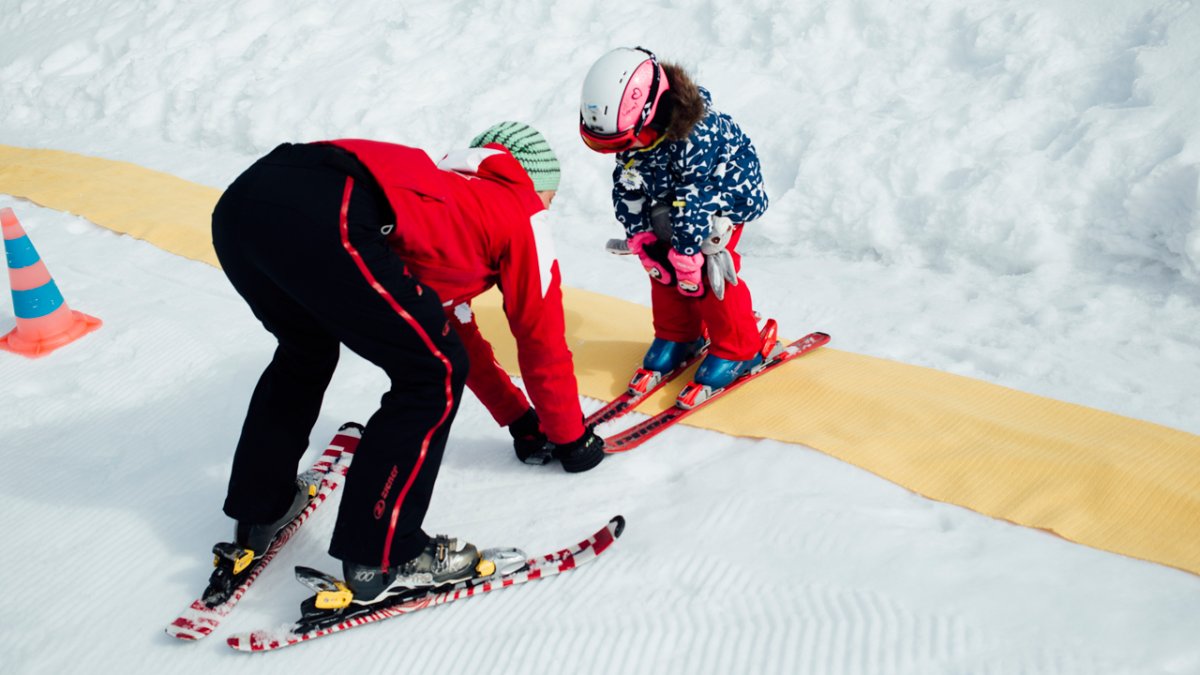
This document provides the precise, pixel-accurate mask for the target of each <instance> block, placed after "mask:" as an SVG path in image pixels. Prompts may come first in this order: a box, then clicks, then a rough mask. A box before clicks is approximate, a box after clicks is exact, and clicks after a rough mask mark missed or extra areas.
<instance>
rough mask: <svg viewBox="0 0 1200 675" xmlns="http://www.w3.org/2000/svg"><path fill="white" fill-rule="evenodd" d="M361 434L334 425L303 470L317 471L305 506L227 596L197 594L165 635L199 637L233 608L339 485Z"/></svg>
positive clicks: (358, 430) (351, 425)
mask: <svg viewBox="0 0 1200 675" xmlns="http://www.w3.org/2000/svg"><path fill="white" fill-rule="evenodd" d="M361 437H362V426H360V425H359V424H356V423H354V422H348V423H346V424H343V425H342V426H341V428H340V429H338V432H337V434H336V435H335V436H334V437H333V440H331V441H330V442H329V445H328V446H327V447H326V448H325V452H324V453H322V454H321V456H320V457H319V458H317V460H316V462H314V463H313V465H312V467H311V468H310V469H309V470H308V471H306V472H305V474H314V473H315V474H318V475H319V481H320V483H319V487H318V488H317V493H316V495H315V496H314V497H313V499H312V501H310V502H309V504H308V506H307V507H305V509H304V510H303V511H301V512H300V514H299V515H297V516H296V517H295V519H293V520H292V522H291V523H288V525H286V526H285V527H284V528H283V529H282V530H281V531H280V532H279V535H278V536H277V537H276V538H275V540H274V541H273V542H272V543H271V547H270V548H268V549H267V551H266V553H264V554H263V555H262V557H261V558H260V559H259V560H257V561H255V563H254V568H253V569H251V570H250V571H249V572H248V573H247V574H246V578H245V579H244V580H242V582H241V583H240V584H238V585H237V587H236V588H235V589H234V591H233V593H232V594H231V595H230V596H229V598H228V599H227V600H225V601H224V602H222V603H221V604H218V605H215V606H211V607H210V606H209V605H208V604H207V603H206V602H205V601H204V598H202V597H201V598H197V599H196V600H195V601H194V602H192V604H191V605H190V606H189V607H188V608H187V609H186V610H184V611H183V613H182V614H180V615H179V618H177V619H175V620H174V621H172V622H171V624H170V625H168V626H167V635H170V636H172V637H177V638H179V639H180V640H200V639H202V638H205V637H207V636H208V635H210V634H211V633H212V632H213V631H214V630H216V628H217V626H219V625H220V624H221V620H222V619H224V618H225V617H226V616H228V615H229V613H230V612H232V611H233V608H234V607H235V606H236V605H237V603H238V601H239V600H241V599H242V596H243V595H245V594H246V591H247V590H248V589H249V588H250V586H251V585H252V584H253V583H254V580H255V579H257V578H258V576H259V575H260V574H262V572H263V570H264V569H266V567H267V565H268V564H269V563H270V562H271V560H272V559H273V558H274V557H275V555H276V554H277V553H279V550H280V549H282V548H283V547H284V545H285V544H287V543H288V541H289V540H290V539H291V538H292V536H293V535H295V534H296V531H297V530H299V529H300V526H301V525H303V524H304V522H305V521H307V520H308V519H309V518H310V517H311V516H312V514H313V512H314V511H316V510H317V509H318V508H319V507H320V506H321V504H324V503H325V501H326V500H327V499H329V496H330V495H331V494H332V493H333V492H334V491H335V490H337V489H338V488H339V487H341V485H342V483H343V482H344V481H345V479H346V470H347V469H348V468H349V467H350V461H351V460H352V459H353V458H354V451H355V449H356V448H357V447H358V441H359V439H360V438H361ZM302 475H304V474H302ZM314 484H315V483H314Z"/></svg>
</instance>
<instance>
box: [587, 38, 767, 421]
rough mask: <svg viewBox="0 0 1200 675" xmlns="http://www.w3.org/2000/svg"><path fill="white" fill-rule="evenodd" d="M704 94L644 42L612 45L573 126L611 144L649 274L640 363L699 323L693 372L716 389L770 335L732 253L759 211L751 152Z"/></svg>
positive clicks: (592, 74) (655, 358)
mask: <svg viewBox="0 0 1200 675" xmlns="http://www.w3.org/2000/svg"><path fill="white" fill-rule="evenodd" d="M711 102H712V97H711V95H710V94H709V93H708V91H707V90H706V89H704V88H702V87H699V86H697V85H696V84H695V83H694V82H692V80H691V78H690V77H689V76H688V74H687V72H685V71H684V70H683V68H681V67H679V66H677V65H675V64H671V63H662V64H660V63H659V62H658V59H657V58H656V57H655V56H654V54H652V53H651V52H649V51H647V50H645V49H642V48H641V47H638V48H636V49H629V48H619V49H614V50H613V51H610V52H608V53H607V54H605V55H604V56H602V57H601V58H600V60H598V61H597V62H596V63H595V64H594V65H593V66H592V68H591V70H590V71H588V74H587V77H586V78H585V79H584V82H583V95H582V98H581V101H580V109H579V114H580V117H579V133H580V135H581V136H582V137H583V142H584V143H585V144H586V145H587V146H588V147H589V148H591V149H592V150H595V151H596V152H600V153H615V154H616V167H615V169H614V171H613V192H612V197H613V205H614V206H615V207H616V216H617V220H618V221H620V222H621V224H622V225H624V226H625V234H626V237H627V241H628V248H629V250H630V252H632V253H635V254H637V256H638V258H639V259H640V260H641V263H642V266H643V267H645V269H646V272H647V273H648V274H649V275H650V278H651V279H652V283H651V284H650V286H651V303H652V309H653V314H654V335H655V337H654V341H653V343H651V345H650V349H649V350H648V351H647V352H646V356H645V358H644V359H643V362H642V365H643V368H644V370H646V371H651V373H650V375H652V376H655V377H661V376H662V375H663V374H665V373H668V372H670V371H672V370H674V369H675V368H677V367H678V366H679V365H680V364H681V363H682V362H684V361H685V360H687V359H688V358H689V357H691V356H693V355H694V354H695V353H696V352H697V350H699V349H701V348H702V347H703V345H704V333H705V332H707V336H708V338H709V340H710V347H709V349H708V355H707V356H706V357H705V359H704V361H703V363H701V365H700V369H699V370H698V371H697V372H696V377H695V382H696V384H698V385H703V386H706V387H708V388H709V389H710V390H714V389H720V388H722V387H725V386H727V385H729V384H730V383H731V382H733V381H734V380H735V379H737V378H738V377H739V376H741V375H742V374H744V373H746V372H747V371H748V370H750V369H751V368H753V367H754V366H756V365H758V364H759V363H761V362H762V360H763V354H762V351H763V350H764V348H766V349H769V348H770V345H766V346H764V340H763V338H761V337H760V336H759V332H758V328H757V321H756V320H755V316H754V310H753V307H752V304H751V299H750V291H749V289H748V288H746V284H745V283H741V282H740V281H739V280H738V278H737V270H738V269H739V266H740V257H739V256H738V254H737V253H736V252H735V251H734V248H735V247H736V246H737V242H738V239H739V238H740V237H741V232H742V225H743V224H745V223H747V222H749V221H751V220H754V219H755V218H758V217H759V216H761V215H762V214H763V212H764V211H766V209H767V195H766V192H764V190H763V185H762V175H761V172H760V169H759V162H758V156H757V154H756V153H755V150H754V145H753V144H752V143H751V142H750V139H749V137H747V136H746V134H745V133H743V132H742V130H741V128H739V127H738V125H737V124H735V123H734V121H733V120H732V119H731V118H730V117H729V116H728V115H726V114H724V113H721V112H718V111H716V110H714V109H713V108H712V107H711ZM706 266H707V274H706V275H702V274H701V271H702V270H703V269H705V267H706ZM771 342H772V343H773V339H772V340H771ZM641 375H642V373H639V376H641ZM635 382H636V378H635ZM693 389H694V388H693V387H688V388H686V389H685V390H684V392H688V391H690V390H693ZM681 399H682V395H681ZM693 402H694V401H689V402H685V401H683V400H681V401H680V403H681V405H687V404H690V403H693Z"/></svg>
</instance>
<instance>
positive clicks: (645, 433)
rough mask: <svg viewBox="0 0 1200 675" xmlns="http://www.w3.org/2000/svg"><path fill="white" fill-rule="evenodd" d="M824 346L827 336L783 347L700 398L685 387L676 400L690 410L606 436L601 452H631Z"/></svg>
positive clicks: (662, 414)
mask: <svg viewBox="0 0 1200 675" xmlns="http://www.w3.org/2000/svg"><path fill="white" fill-rule="evenodd" d="M827 342H829V335H828V334H826V333H820V332H817V333H809V334H808V335H805V336H804V337H802V338H800V339H799V340H796V341H795V342H792V343H791V344H789V345H787V346H786V347H784V348H783V349H782V350H777V351H775V352H774V353H773V354H771V356H770V358H768V359H767V360H766V361H763V362H762V363H761V364H759V365H758V366H757V367H755V368H754V369H753V370H751V371H750V372H749V373H747V374H745V375H743V376H742V377H740V378H738V379H737V380H734V381H733V383H731V384H730V385H729V386H727V387H724V388H722V389H716V390H712V391H706V392H703V393H702V395H701V396H697V394H701V391H700V390H696V389H692V387H693V386H698V385H695V383H692V384H689V385H688V387H685V388H684V390H683V392H681V393H680V399H683V398H684V397H687V398H688V400H687V401H686V403H687V404H689V405H690V406H691V407H688V408H685V407H682V405H680V403H679V402H677V403H676V405H674V406H672V407H670V408H667V409H666V410H664V411H662V412H660V413H658V414H657V415H655V416H653V417H651V418H650V419H648V420H645V421H643V422H641V423H639V424H636V425H634V426H632V427H629V428H628V429H625V430H623V431H619V432H617V433H615V434H613V435H611V436H608V437H607V438H605V439H604V450H605V452H608V453H617V452H629V451H630V450H633V449H634V448H636V447H638V446H639V445H641V444H643V443H645V442H646V441H648V440H650V439H651V438H654V437H655V436H657V435H659V434H661V433H662V432H664V431H666V430H667V429H669V428H671V426H673V425H674V424H676V423H678V422H679V421H680V420H682V419H684V418H685V417H687V416H688V415H691V414H692V413H694V412H696V411H697V410H700V409H702V408H704V407H705V406H708V405H710V404H712V402H713V401H715V400H717V399H719V398H720V397H722V396H724V395H725V394H728V393H729V392H731V391H733V390H735V389H737V388H738V387H741V386H742V385H744V384H746V383H747V382H751V381H753V380H754V379H755V378H757V377H758V376H760V375H762V374H763V373H766V372H768V371H770V370H773V369H775V368H778V367H779V366H781V365H783V364H784V363H787V362H788V361H790V360H792V359H794V358H796V357H798V356H803V355H805V354H807V353H809V352H811V351H812V350H814V349H816V348H817V347H820V346H821V345H824V344H825V343H827ZM704 389H707V388H704Z"/></svg>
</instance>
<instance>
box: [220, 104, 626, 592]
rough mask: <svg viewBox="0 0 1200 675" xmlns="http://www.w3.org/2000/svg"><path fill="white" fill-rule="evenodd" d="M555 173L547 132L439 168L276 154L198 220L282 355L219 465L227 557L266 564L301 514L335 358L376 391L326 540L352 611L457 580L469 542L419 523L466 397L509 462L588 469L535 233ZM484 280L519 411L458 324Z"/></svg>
mask: <svg viewBox="0 0 1200 675" xmlns="http://www.w3.org/2000/svg"><path fill="white" fill-rule="evenodd" d="M558 176H559V168H558V161H557V159H556V158H555V156H554V154H553V152H552V151H551V149H550V146H549V144H548V143H546V141H545V139H544V138H543V137H542V135H541V134H540V133H538V132H537V131H536V130H534V129H532V128H531V127H528V126H526V125H523V124H519V123H513V122H506V123H501V124H498V125H495V126H493V127H491V128H490V129H488V130H487V131H485V132H484V133H482V134H480V135H479V136H478V137H477V138H476V139H475V140H474V141H472V143H471V148H469V149H466V150H462V151H456V152H453V153H450V154H448V155H446V156H445V157H444V158H443V159H442V160H441V162H439V163H438V164H437V165H435V164H434V162H433V161H432V160H431V159H430V157H429V156H428V155H426V154H425V152H424V151H422V150H419V149H416V148H410V147H406V146H402V145H395V144H390V143H382V142H377V141H369V140H336V141H325V142H318V143H310V144H290V143H285V144H283V145H280V146H279V147H277V148H276V149H275V150H273V151H272V152H271V153H270V154H268V155H266V156H265V157H263V158H262V159H260V160H258V161H257V162H256V163H255V164H253V165H252V166H251V167H250V168H249V169H247V170H246V171H245V172H244V173H243V174H242V175H241V176H239V177H238V178H237V179H236V180H235V181H234V182H233V183H232V184H231V185H230V186H229V188H228V189H227V190H226V191H225V193H224V195H223V196H222V197H221V199H220V201H219V202H218V203H217V206H216V208H215V210H214V211H213V224H212V231H213V246H214V248H215V249H216V252H217V256H218V258H219V260H220V262H221V266H222V268H223V269H224V271H225V274H226V275H227V276H228V277H229V280H230V282H231V283H232V284H233V286H234V288H236V289H237V291H238V293H240V294H241V296H242V297H243V298H244V299H245V300H246V302H247V303H248V304H249V306H250V308H251V310H252V311H253V312H254V315H255V316H256V317H257V318H258V319H259V320H260V321H261V322H262V324H263V325H264V327H265V328H266V329H267V330H268V331H270V332H271V333H272V334H273V335H274V336H275V337H276V338H277V339H278V342H279V345H278V347H277V349H276V350H275V355H274V358H273V359H272V361H271V363H270V365H268V366H267V368H266V370H265V371H264V372H263V374H262V376H261V378H260V379H259V382H258V385H257V387H256V388H255V390H254V393H253V395H252V397H251V400H250V406H249V411H248V412H247V415H246V420H245V423H244V425H243V428H242V433H241V437H240V439H239V441H238V445H237V450H236V452H235V455H234V462H233V470H232V475H231V476H230V481H229V488H228V493H227V496H226V500H225V505H224V511H225V513H226V515H228V516H230V517H231V518H233V519H234V520H236V521H237V526H236V533H235V539H236V544H237V546H239V547H241V548H243V549H245V550H250V551H253V552H254V555H261V554H262V553H263V552H265V551H266V549H267V548H268V547H269V545H270V543H271V541H272V539H273V538H274V537H275V536H276V534H277V533H278V531H279V529H280V528H281V527H283V526H284V525H286V524H287V523H288V522H289V521H290V520H291V519H292V518H293V517H294V516H295V514H296V513H298V512H299V511H300V510H301V509H303V507H304V506H305V504H306V501H307V498H308V497H307V492H305V491H301V490H298V488H297V485H296V480H295V479H296V470H297V466H298V462H299V460H300V458H301V456H302V455H303V454H304V452H305V450H306V449H307V446H308V435H309V433H310V432H311V431H312V427H313V425H314V424H315V422H316V419H317V416H318V413H319V410H320V406H321V401H322V398H323V396H324V393H325V390H326V388H327V386H328V385H329V382H330V379H331V378H332V376H333V372H334V369H335V367H336V365H337V361H338V354H339V344H345V345H346V346H347V347H349V348H350V349H351V350H353V351H354V352H356V353H357V354H359V355H360V356H362V357H363V358H365V359H367V360H368V361H370V362H372V363H374V364H375V365H377V366H379V367H380V368H382V369H383V370H384V371H385V372H386V373H387V374H388V376H389V378H390V379H391V389H390V390H389V391H388V392H387V393H385V394H384V395H383V397H382V400H381V403H380V407H379V409H378V410H377V411H376V412H375V413H374V414H373V415H372V416H371V418H370V420H369V421H368V422H367V424H366V427H365V429H364V431H363V434H362V440H361V442H360V443H359V446H358V448H357V451H356V452H355V459H354V463H353V464H352V466H351V468H350V471H349V474H348V475H347V479H346V485H345V493H344V496H343V498H342V503H341V506H340V511H339V513H338V517H337V523H336V525H335V529H334V532H333V538H332V542H331V544H330V554H331V555H333V556H334V557H336V558H339V559H341V560H342V561H343V571H344V572H345V575H346V579H347V584H348V585H349V586H350V589H351V591H352V592H353V595H354V602H356V603H360V604H370V603H374V602H379V601H382V600H385V599H386V598H388V597H390V596H392V595H395V594H397V593H400V592H403V591H404V590H406V589H409V588H414V587H420V586H426V585H442V584H445V583H451V582H454V581H458V580H461V579H464V578H468V577H470V576H472V573H473V568H474V565H475V562H476V559H477V557H478V554H477V552H476V550H475V547H474V546H472V545H470V544H467V543H465V542H461V541H458V540H456V539H453V538H448V537H441V536H439V537H436V538H431V537H429V536H428V535H427V534H426V533H425V532H424V530H423V529H422V523H423V521H424V518H425V513H426V510H427V508H428V505H429V501H430V497H431V495H432V490H433V486H434V482H435V480H436V478H437V474H438V468H439V466H440V464H441V461H442V454H443V451H444V449H445V445H446V439H447V436H448V434H449V429H450V424H451V422H452V421H453V419H454V415H455V412H456V411H457V408H458V403H459V398H460V396H461V393H462V388H463V385H464V384H466V385H468V386H470V387H471V389H472V390H473V391H474V392H475V393H476V394H477V395H478V396H479V398H480V399H481V401H482V402H483V403H484V404H485V406H486V407H487V408H488V409H489V410H490V411H491V413H492V415H493V416H494V417H495V419H496V421H497V422H498V423H500V424H502V425H505V426H508V427H509V428H510V431H511V432H512V435H513V438H514V445H515V448H516V450H517V454H518V456H520V457H521V459H522V460H525V461H529V462H531V463H541V462H544V461H546V460H547V459H549V458H550V457H553V458H555V459H558V460H559V461H561V462H562V465H563V468H564V469H566V470H567V471H571V472H578V471H586V470H588V469H591V468H592V467H594V466H596V465H597V464H598V463H599V462H600V460H601V459H602V458H603V456H604V443H603V440H602V439H600V438H599V437H597V436H596V435H595V434H593V433H592V432H591V431H590V430H587V429H585V428H584V427H583V424H582V420H583V415H582V412H581V410H580V407H579V397H578V391H577V385H576V381H575V376H574V371H573V363H572V357H571V353H570V351H569V350H568V349H567V346H566V341H565V338H564V322H563V308H562V295H561V289H560V274H559V270H558V264H557V262H556V261H555V260H554V257H553V250H552V247H551V246H550V242H549V232H548V231H547V230H546V224H545V223H544V222H543V219H544V215H545V209H546V208H547V207H549V205H550V202H551V200H552V199H553V198H554V195H555V193H556V191H557V188H558ZM497 285H498V286H499V287H500V289H501V291H502V292H503V294H504V311H505V314H506V316H507V318H508V323H509V326H510V328H511V330H512V332H513V335H514V336H515V338H516V342H517V350H518V361H519V365H520V369H521V375H522V376H523V378H524V382H525V385H526V388H527V389H528V391H529V396H530V398H531V399H532V400H533V406H531V405H530V404H529V403H528V402H527V401H526V399H525V397H524V396H523V395H522V394H521V392H520V390H519V389H517V388H516V387H515V386H513V384H512V382H511V381H510V380H509V378H508V376H507V374H506V373H504V371H502V370H501V369H500V367H499V366H498V365H497V364H496V363H495V360H494V357H493V354H492V349H491V346H490V345H489V344H488V343H487V341H486V340H485V339H484V338H483V336H482V335H481V334H480V333H479V330H478V328H477V326H476V325H475V323H474V321H473V317H472V315H471V311H470V301H471V299H472V298H474V297H475V296H477V295H479V294H480V293H482V292H484V291H485V290H487V289H489V288H491V287H492V286H497ZM468 366H469V368H468ZM468 373H469V374H468ZM535 410H536V411H537V412H534V411H535ZM539 418H540V420H539ZM381 502H382V507H381V506H380V503H381ZM250 569H252V567H250V568H247V569H246V570H245V571H244V572H243V574H244V573H248V572H249V570H250ZM215 576H216V574H215V573H214V578H215Z"/></svg>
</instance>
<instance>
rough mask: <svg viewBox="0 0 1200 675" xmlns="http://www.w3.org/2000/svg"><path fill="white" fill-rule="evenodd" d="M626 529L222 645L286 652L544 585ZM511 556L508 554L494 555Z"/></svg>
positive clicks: (611, 526)
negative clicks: (512, 566) (509, 566)
mask: <svg viewBox="0 0 1200 675" xmlns="http://www.w3.org/2000/svg"><path fill="white" fill-rule="evenodd" d="M624 529H625V519H624V518H622V517H621V516H616V517H614V518H613V519H612V520H610V521H609V522H608V524H606V525H605V526H604V527H602V528H600V530H599V531H597V532H596V533H595V534H593V535H592V536H590V537H588V538H587V539H584V540H583V541H581V542H579V543H578V544H575V545H574V546H569V547H567V548H564V549H562V550H560V551H557V552H555V553H550V554H547V555H543V556H540V557H534V558H528V559H527V560H525V563H524V565H521V566H520V568H519V569H517V570H515V571H511V572H508V573H499V572H498V573H496V574H492V575H490V576H487V577H477V578H474V579H469V580H467V581H461V582H459V583H457V584H454V585H452V586H450V587H448V588H435V589H431V590H428V591H425V592H423V593H421V594H419V595H417V596H415V597H412V596H410V597H407V598H403V599H398V600H396V601H395V602H389V603H388V604H387V605H386V606H376V605H369V606H365V607H355V606H354V605H351V606H350V607H348V608H347V611H346V613H345V614H344V615H341V616H337V615H336V614H335V615H332V616H327V617H323V618H321V619H318V620H313V619H312V618H311V617H306V618H305V619H301V621H299V622H297V623H296V624H293V625H292V626H290V627H286V628H283V629H280V630H257V631H252V632H249V633H239V634H236V635H233V636H231V637H230V638H229V639H228V640H227V642H228V643H229V646H230V647H233V648H234V649H237V650H239V651H244V652H261V651H269V650H274V649H280V648H283V647H288V646H290V645H294V644H299V643H301V642H305V641H308V640H313V639H315V638H319V637H322V636H325V635H330V634H333V633H338V632H341V631H344V630H349V629H351V628H356V627H358V626H363V625H366V624H369V623H375V622H376V621H383V620H384V619H390V618H393V617H397V616H400V615H403V614H410V613H412V612H416V611H420V610H423V609H428V608H430V607H437V606H438V605H444V604H446V603H449V602H454V601H455V600H462V599H464V598H469V597H472V596H475V595H480V594H483V593H487V592H490V591H494V590H497V589H501V588H508V587H510V586H516V585H519V584H523V583H525V582H528V581H535V580H537V579H545V578H547V577H551V576H554V575H556V574H561V573H562V572H566V571H569V570H573V569H575V568H576V567H579V566H580V565H583V564H586V563H588V562H591V561H592V560H594V559H595V558H596V557H597V556H599V555H600V554H601V553H604V552H605V551H607V550H608V549H609V548H610V547H611V546H612V545H613V543H614V542H615V541H616V539H617V537H620V536H621V533H622V532H623V531H624ZM494 550H498V551H505V552H510V551H512V549H494ZM488 555H489V552H488V551H484V552H483V553H482V558H483V559H484V560H487V559H488ZM297 572H298V574H302V575H310V574H312V573H313V572H315V570H309V569H307V568H297Z"/></svg>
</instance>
